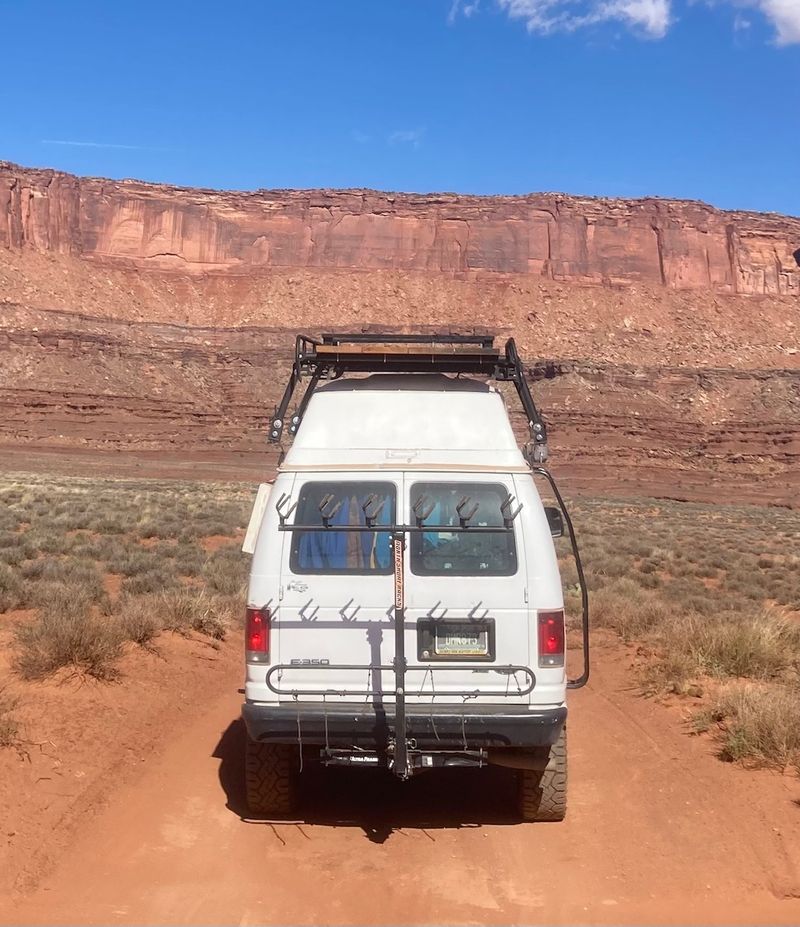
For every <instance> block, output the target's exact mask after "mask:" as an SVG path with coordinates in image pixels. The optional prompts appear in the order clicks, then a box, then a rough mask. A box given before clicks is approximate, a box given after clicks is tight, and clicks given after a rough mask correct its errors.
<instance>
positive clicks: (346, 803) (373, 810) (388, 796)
mask: <svg viewBox="0 0 800 927" xmlns="http://www.w3.org/2000/svg"><path fill="white" fill-rule="evenodd" d="M245 736H246V735H245V729H244V724H243V723H242V721H241V720H239V719H237V720H236V721H233V722H232V723H231V724H230V725H229V727H228V728H227V730H226V731H225V732H224V733H223V735H222V737H221V738H220V741H219V743H218V744H217V747H216V749H215V751H214V756H215V757H216V758H217V759H219V760H220V766H219V781H220V785H221V786H222V789H223V791H224V793H225V796H226V799H227V801H226V807H227V808H229V809H230V811H232V812H233V813H234V814H236V815H237V816H238V817H239V818H240V819H241V820H243V821H247V822H253V823H266V822H264V821H261V820H258V819H254V818H253V817H252V816H251V815H250V814H249V812H248V809H247V803H246V801H245V793H244V745H245ZM514 794H515V778H514V773H513V771H511V770H508V769H501V768H498V767H493V766H492V767H488V768H486V769H442V770H437V771H435V772H430V773H423V774H422V775H419V776H416V777H415V778H413V779H411V780H410V781H408V782H400V781H398V780H397V779H395V778H394V776H392V775H391V773H389V772H386V771H377V770H362V769H342V768H328V769H325V768H323V767H321V766H319V765H318V764H316V763H314V764H307V765H306V767H305V769H304V771H303V773H302V774H301V776H300V783H299V806H298V815H297V817H296V818H295V819H294V821H296V822H300V823H306V824H319V825H323V826H328V827H360V828H361V829H362V830H363V831H364V834H365V835H366V837H367V838H368V839H369V840H370V841H372V842H373V843H384V842H385V841H386V840H388V838H389V837H390V836H392V834H394V833H396V832H399V831H402V830H410V829H417V830H422V831H424V832H426V833H427V836H428V837H430V839H431V840H433V841H435V840H436V837H435V835H434V834H432V833H430V831H435V830H437V829H442V828H462V827H480V826H481V825H483V824H517V823H518V822H519V819H518V818H517V817H516V815H515V813H514ZM271 823H273V824H276V823H282V822H277V821H272V822H271Z"/></svg>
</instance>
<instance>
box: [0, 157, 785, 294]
mask: <svg viewBox="0 0 800 927" xmlns="http://www.w3.org/2000/svg"><path fill="white" fill-rule="evenodd" d="M0 246H4V247H6V248H11V249H24V248H32V249H35V250H38V251H42V252H54V253H57V254H64V255H72V256H78V257H86V258H93V259H100V260H105V261H116V262H128V263H131V264H134V265H136V266H137V267H142V268H147V267H149V268H181V269H182V270H184V271H187V272H195V273H197V272H209V271H214V272H225V273H231V272H239V273H252V272H253V271H258V270H262V269H269V268H291V267H297V268H300V267H304V268H308V267H313V268H321V269H333V268H338V269H343V268H344V269H353V270H354V269H358V270H400V271H429V272H430V271H433V272H436V273H447V274H465V273H469V272H476V271H484V272H485V271H490V272H497V273H513V274H532V275H535V276H539V277H544V278H547V279H551V280H558V281H564V282H575V283H599V284H608V285H614V284H625V283H631V282H639V283H646V284H652V285H661V286H665V287H669V288H672V289H696V288H705V289H709V290H711V291H713V292H716V293H740V294H748V295H764V294H787V295H798V294H800V269H799V268H798V264H799V263H800V260H799V259H798V257H799V256H800V220H798V219H790V218H787V217H783V216H776V215H759V214H755V213H734V212H722V211H720V210H717V209H713V208H711V207H709V206H706V205H704V204H702V203H694V202H672V201H666V200H658V199H648V200H632V201H626V200H603V199H590V198H586V197H572V196H563V195H560V194H535V195H530V196H493V197H475V196H456V195H438V194H437V195H424V196H417V195H410V194H387V193H376V192H375V191H371V190H342V191H332V190H313V191H293V190H284V191H257V192H254V193H230V192H216V191H211V190H188V189H183V188H178V187H170V186H164V185H154V184H144V183H138V182H134V181H123V182H120V183H115V182H110V181H107V180H98V179H94V178H78V177H73V176H70V175H67V174H61V173H57V172H54V171H45V170H28V169H23V168H19V167H16V166H15V165H12V164H8V163H4V162H0Z"/></svg>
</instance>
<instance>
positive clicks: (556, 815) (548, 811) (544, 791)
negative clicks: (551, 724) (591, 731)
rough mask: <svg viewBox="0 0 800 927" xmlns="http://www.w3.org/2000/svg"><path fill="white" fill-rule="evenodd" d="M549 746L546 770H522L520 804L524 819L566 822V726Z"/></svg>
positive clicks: (520, 811) (520, 776)
mask: <svg viewBox="0 0 800 927" xmlns="http://www.w3.org/2000/svg"><path fill="white" fill-rule="evenodd" d="M549 749H550V755H549V757H548V759H547V765H546V766H545V768H544V769H543V770H537V769H521V770H520V771H519V792H518V803H519V805H518V807H519V815H520V817H521V818H522V820H523V821H563V820H564V815H565V814H566V813H567V728H566V726H564V727H563V728H562V729H561V733H560V734H559V736H558V740H557V741H556V742H555V743H554V744H553V746H552V747H550V748H549Z"/></svg>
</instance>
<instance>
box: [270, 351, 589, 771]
mask: <svg viewBox="0 0 800 927" xmlns="http://www.w3.org/2000/svg"><path fill="white" fill-rule="evenodd" d="M345 373H449V374H462V373H463V374H472V375H478V376H481V375H482V376H486V377H488V378H490V379H495V380H498V381H501V382H502V381H510V382H512V383H513V384H514V386H515V387H516V390H517V394H518V396H519V398H520V401H521V404H522V406H523V409H524V411H525V414H526V416H527V419H528V424H529V427H530V443H529V444H528V445H527V446H526V447H525V448H524V449H523V453H524V455H525V458H526V460H527V461H528V464H529V466H530V468H531V472H532V474H533V475H534V476H538V477H541V478H542V479H544V480H545V481H546V482H547V483H548V485H549V487H550V489H551V490H552V492H553V494H554V496H555V498H556V500H557V502H558V505H559V508H560V509H561V512H562V515H563V521H564V524H565V525H566V527H567V531H568V534H569V538H570V542H571V546H572V553H573V556H574V558H575V565H576V569H577V573H578V581H579V586H580V590H581V630H582V651H583V670H582V672H581V674H580V675H579V676H578V677H576V678H574V679H570V680H569V681H568V683H567V686H568V688H570V689H577V688H581V687H582V686H584V685H586V683H587V682H588V680H589V667H590V652H589V598H588V591H587V587H586V579H585V576H584V572H583V566H582V563H581V558H580V551H579V549H578V543H577V539H576V536H575V530H574V527H573V524H572V519H571V518H570V515H569V512H568V510H567V506H566V504H565V502H564V499H563V497H562V495H561V492H560V490H559V488H558V485H557V483H556V481H555V479H554V478H553V476H552V474H551V473H550V471H549V470H548V469H546V468H545V467H544V466H543V464H544V462H545V461H546V460H547V458H548V448H547V429H546V425H545V422H544V419H543V418H542V416H541V415H540V413H539V411H538V409H537V408H536V405H535V403H534V401H533V397H532V396H531V393H530V389H529V388H528V384H527V382H526V380H525V374H524V368H523V366H522V362H521V360H520V357H519V354H518V352H517V348H516V344H515V342H514V339H513V338H510V339H509V340H508V341H507V342H506V344H505V348H504V350H503V351H500V350H499V349H497V348H496V347H495V345H494V338H493V336H491V335H459V334H436V335H404V334H395V333H392V334H387V333H376V334H364V333H358V334H323V335H321V336H320V338H319V339H315V338H311V337H309V336H307V335H298V336H297V339H296V342H295V358H294V363H293V365H292V370H291V374H290V377H289V381H288V383H287V385H286V389H285V390H284V393H283V397H282V399H281V401H280V404H279V405H278V407H277V408H276V410H275V414H274V415H273V417H272V419H271V422H270V431H269V440H270V442H273V443H277V442H279V441H280V440H281V437H282V435H283V431H284V429H285V427H286V416H287V413H288V410H289V406H290V403H291V401H292V397H293V395H294V392H295V390H296V388H297V387H298V385H299V384H300V383H301V381H302V380H303V378H304V377H308V378H309V380H308V384H307V386H306V388H305V390H304V392H303V395H302V398H301V400H300V403H299V405H298V406H297V408H296V410H295V412H294V413H293V414H292V416H291V418H290V419H289V427H288V432H289V434H290V435H292V436H293V435H295V434H297V431H298V429H299V427H300V424H301V422H302V419H303V414H304V412H305V410H306V408H307V406H308V403H309V401H310V399H311V396H312V395H313V393H314V390H315V389H316V388H317V386H318V385H319V383H320V382H321V381H325V380H331V379H337V378H339V377H341V376H342V375H343V374H345ZM275 507H276V510H277V513H278V519H279V530H280V531H288V532H292V531H304V532H305V531H311V532H326V531H337V532H340V531H344V532H375V531H380V532H382V533H384V532H385V533H387V534H389V536H390V538H391V550H392V558H393V573H394V603H393V617H394V621H393V623H394V638H395V655H394V659H393V660H392V663H391V665H388V666H374V667H362V666H350V665H346V666H345V665H334V664H329V665H327V666H325V667H315V668H314V669H315V670H317V671H319V670H321V669H327V670H357V669H370V670H386V671H393V672H394V697H395V729H394V740H393V744H392V748H391V754H392V755H391V769H392V772H394V774H395V775H397V776H398V777H400V778H401V779H407V778H408V777H409V776H410V775H411V774H412V773H413V771H414V766H415V757H414V755H413V753H414V751H413V749H412V748H411V745H410V744H409V740H408V736H407V725H406V676H407V673H408V672H409V671H410V670H411V669H420V668H419V667H411V668H410V667H409V666H408V663H407V660H406V656H405V628H406V626H405V592H404V582H405V550H406V545H407V541H408V538H409V537H410V536H411V535H413V534H415V533H419V532H440V531H441V532H448V533H462V532H463V533H471V534H478V533H486V532H492V533H501V532H509V531H512V530H513V523H514V520H515V519H516V518H517V516H518V515H519V512H520V506H518V505H515V502H514V499H513V497H511V496H509V497H508V498H507V499H506V500H505V501H504V502H503V503H502V505H501V514H502V522H503V524H502V525H496V526H488V525H475V524H471V520H472V518H473V516H474V515H475V510H476V509H477V506H475V507H473V506H472V504H471V502H470V500H469V499H467V498H464V499H462V500H461V501H460V503H459V505H458V507H457V509H458V516H459V524H458V525H437V524H431V523H430V522H428V521H427V519H428V518H429V517H430V515H431V513H432V511H433V507H432V506H431V507H428V506H427V504H426V502H425V499H424V497H423V498H421V499H420V500H418V502H417V504H416V505H415V506H414V507H413V516H414V519H413V523H412V524H386V523H384V522H382V521H381V522H378V516H379V515H380V509H381V507H382V504H381V503H379V502H378V500H377V499H375V498H373V497H370V498H368V499H366V500H365V502H364V504H363V506H362V508H363V513H364V524H363V525H347V524H344V525H343V524H338V523H335V522H333V521H332V519H333V518H334V515H335V514H336V504H335V503H334V501H333V500H332V499H328V498H324V499H323V500H322V501H321V503H320V520H321V523H319V522H318V523H316V524H298V523H297V522H294V521H290V518H291V515H292V513H293V511H294V509H295V507H296V503H295V504H292V502H291V500H290V499H289V498H288V497H287V496H285V495H282V496H281V497H280V498H279V499H278V500H277V502H276V505H275ZM289 669H292V670H296V669H297V667H295V666H292V667H289V666H283V665H281V664H278V665H276V666H273V667H271V668H270V670H269V671H268V673H267V679H266V682H267V685H268V686H269V688H270V689H271V690H272V691H273V692H275V693H277V694H278V695H291V696H292V697H295V698H297V697H299V696H302V695H304V694H306V695H309V694H312V693H310V692H304V691H303V690H298V689H293V690H291V691H288V692H287V691H285V690H282V689H281V688H280V687H279V686H278V685H276V684H275V683H274V682H273V681H272V680H273V676H275V675H280V673H281V672H282V671H284V670H289ZM442 669H446V668H443V667H439V668H438V669H437V671H439V670H442ZM498 669H501V670H503V671H504V672H508V673H510V674H511V673H513V674H515V675H516V674H517V673H520V674H522V675H523V676H524V677H525V679H526V683H525V685H524V687H522V688H520V689H519V691H518V692H517V693H516V694H518V695H519V694H521V695H525V694H528V693H529V692H531V691H533V688H534V687H535V685H536V676H535V673H534V671H533V670H532V669H531V668H530V667H528V666H521V665H520V666H516V665H508V666H502V667H498ZM314 694H316V693H314ZM335 694H337V695H352V694H359V695H369V694H372V693H365V692H364V691H363V690H360V691H359V692H358V693H353V692H350V691H337V692H336V693H335ZM447 694H448V695H449V696H453V695H459V696H460V697H463V698H465V699H466V698H471V697H474V696H475V695H476V694H478V693H477V692H475V691H469V692H466V691H465V692H461V693H457V692H455V693H454V692H452V691H448V693H447Z"/></svg>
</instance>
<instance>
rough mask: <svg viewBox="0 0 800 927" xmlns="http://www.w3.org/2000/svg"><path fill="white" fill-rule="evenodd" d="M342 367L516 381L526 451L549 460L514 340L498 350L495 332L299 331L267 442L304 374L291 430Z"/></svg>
mask: <svg viewBox="0 0 800 927" xmlns="http://www.w3.org/2000/svg"><path fill="white" fill-rule="evenodd" d="M345 373H450V374H460V373H465V374H476V375H479V376H480V375H482V376H486V377H489V378H491V379H495V380H499V381H503V380H505V381H509V382H511V383H513V384H514V386H515V387H516V390H517V395H518V396H519V399H520V402H521V403H522V407H523V409H524V410H525V415H526V418H527V421H528V427H529V428H530V445H529V446H528V448H527V449H526V456H527V457H528V459H529V460H530V461H531V462H532V464H533V463H536V464H541V463H544V461H546V460H547V457H548V449H547V428H546V425H545V422H544V419H543V418H542V417H541V415H540V414H539V411H538V409H537V408H536V404H535V403H534V401H533V397H532V396H531V391H530V389H529V387H528V383H527V381H526V379H525V370H524V367H523V364H522V361H521V359H520V356H519V353H518V352H517V345H516V342H515V341H514V339H513V338H509V339H508V341H506V344H505V350H504V351H502V352H501V351H500V349H499V348H497V347H495V344H494V336H493V335H486V334H472V335H465V334H454V333H452V332H450V333H435V334H414V335H405V334H398V333H397V332H374V333H373V332H370V333H364V332H356V333H326V334H323V335H321V336H320V338H311V337H309V336H308V335H298V336H297V338H296V340H295V352H294V362H293V364H292V369H291V373H290V374H289V380H288V382H287V384H286V388H285V390H284V392H283V396H282V398H281V401H280V403H279V404H278V406H277V407H276V409H275V412H274V414H273V416H272V418H271V420H270V428H269V435H268V440H269V441H270V443H272V444H277V443H279V442H280V440H281V438H282V437H283V432H284V429H285V427H286V418H287V414H288V412H289V406H290V404H291V402H292V397H293V395H294V392H295V390H296V388H297V385H298V384H299V383H300V381H301V380H302V379H303V377H304V376H307V377H310V379H309V382H308V385H307V386H306V389H305V392H304V393H303V398H302V399H301V401H300V404H299V405H298V407H297V409H296V411H295V412H294V414H293V415H292V416H291V419H290V421H289V433H290V434H291V435H292V436H294V435H296V434H297V431H298V429H299V427H300V423H301V422H302V420H303V415H304V414H305V411H306V409H307V407H308V403H309V401H310V399H311V397H312V395H313V394H314V391H315V390H316V388H317V386H318V385H319V382H320V380H333V379H338V378H339V377H341V376H342V375H343V374H345ZM418 517H419V516H418ZM424 517H427V516H424Z"/></svg>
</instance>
